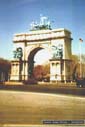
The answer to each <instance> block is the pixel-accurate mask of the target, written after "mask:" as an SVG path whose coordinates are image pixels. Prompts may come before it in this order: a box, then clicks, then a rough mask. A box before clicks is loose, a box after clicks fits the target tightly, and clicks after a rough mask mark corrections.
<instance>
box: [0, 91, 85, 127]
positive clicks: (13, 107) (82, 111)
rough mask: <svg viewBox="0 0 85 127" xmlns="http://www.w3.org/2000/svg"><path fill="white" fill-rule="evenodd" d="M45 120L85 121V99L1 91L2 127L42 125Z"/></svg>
mask: <svg viewBox="0 0 85 127" xmlns="http://www.w3.org/2000/svg"><path fill="white" fill-rule="evenodd" d="M43 120H85V98H84V97H81V96H80V97H79V96H74V95H72V96H70V95H61V94H53V93H51V94H50V93H49V94H47V93H39V92H38V93H37V92H26V91H10V90H0V123H1V124H2V125H5V124H36V125H41V124H43ZM43 127H44V126H43Z"/></svg>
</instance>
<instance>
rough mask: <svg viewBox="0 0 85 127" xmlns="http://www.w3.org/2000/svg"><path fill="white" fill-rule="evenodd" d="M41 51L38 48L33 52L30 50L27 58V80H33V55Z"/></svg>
mask: <svg viewBox="0 0 85 127" xmlns="http://www.w3.org/2000/svg"><path fill="white" fill-rule="evenodd" d="M41 49H43V48H42V47H38V48H35V49H34V50H32V51H31V52H30V54H29V56H28V78H33V69H34V63H35V61H34V56H35V54H36V53H37V52H38V51H39V50H41Z"/></svg>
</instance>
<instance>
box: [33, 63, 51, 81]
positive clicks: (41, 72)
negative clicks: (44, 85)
mask: <svg viewBox="0 0 85 127" xmlns="http://www.w3.org/2000/svg"><path fill="white" fill-rule="evenodd" d="M49 73H50V66H49V64H45V65H37V66H35V67H34V70H33V75H34V77H35V79H37V80H39V81H42V80H45V79H48V78H49Z"/></svg>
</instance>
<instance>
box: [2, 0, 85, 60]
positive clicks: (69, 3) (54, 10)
mask: <svg viewBox="0 0 85 127" xmlns="http://www.w3.org/2000/svg"><path fill="white" fill-rule="evenodd" d="M84 13H85V0H0V57H4V58H6V59H11V58H12V48H13V42H12V38H13V34H15V33H22V32H28V31H29V29H30V23H31V22H32V21H33V20H34V21H36V20H37V21H39V19H40V14H43V16H48V17H49V19H50V20H51V21H53V23H52V28H66V29H68V30H70V31H71V33H72V38H73V41H72V52H73V53H75V54H77V53H79V47H78V45H79V38H82V39H83V41H84V43H82V53H84V54H85V51H84V50H85V14H84Z"/></svg>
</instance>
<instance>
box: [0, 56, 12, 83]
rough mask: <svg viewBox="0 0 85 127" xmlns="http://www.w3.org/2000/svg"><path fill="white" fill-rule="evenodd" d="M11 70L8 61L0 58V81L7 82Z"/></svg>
mask: <svg viewBox="0 0 85 127" xmlns="http://www.w3.org/2000/svg"><path fill="white" fill-rule="evenodd" d="M10 69H11V62H10V61H8V60H5V59H3V58H0V80H3V79H2V78H4V80H6V81H7V80H8V76H9V73H10Z"/></svg>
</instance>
